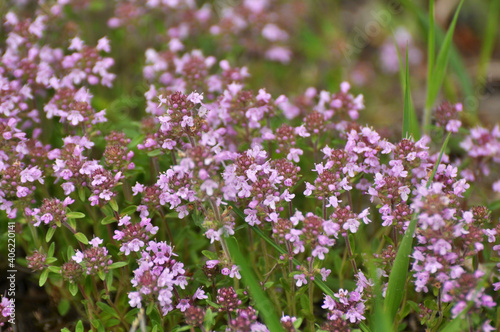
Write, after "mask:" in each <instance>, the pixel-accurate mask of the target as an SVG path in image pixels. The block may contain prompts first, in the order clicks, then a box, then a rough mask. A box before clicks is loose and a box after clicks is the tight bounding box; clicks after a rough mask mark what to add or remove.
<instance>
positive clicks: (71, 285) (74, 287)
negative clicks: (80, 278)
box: [68, 282, 78, 296]
mask: <svg viewBox="0 0 500 332" xmlns="http://www.w3.org/2000/svg"><path fill="white" fill-rule="evenodd" d="M68 289H69V292H70V293H71V295H73V296H76V294H78V286H77V284H76V283H74V282H70V283H69V285H68Z"/></svg>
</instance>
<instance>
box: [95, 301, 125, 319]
mask: <svg viewBox="0 0 500 332" xmlns="http://www.w3.org/2000/svg"><path fill="white" fill-rule="evenodd" d="M97 306H98V307H99V308H101V310H102V311H104V312H105V313H108V314H110V315H111V316H115V317H116V318H120V315H119V314H118V313H117V312H116V311H115V309H113V308H111V307H110V306H109V305H107V304H106V303H104V302H97Z"/></svg>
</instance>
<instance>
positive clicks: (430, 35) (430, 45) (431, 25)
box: [427, 0, 436, 88]
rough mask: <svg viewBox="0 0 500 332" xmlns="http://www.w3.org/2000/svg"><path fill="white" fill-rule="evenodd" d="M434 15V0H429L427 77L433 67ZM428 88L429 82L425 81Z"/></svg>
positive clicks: (430, 74)
mask: <svg viewBox="0 0 500 332" xmlns="http://www.w3.org/2000/svg"><path fill="white" fill-rule="evenodd" d="M434 25H435V17H434V0H429V30H428V32H427V78H429V77H431V76H432V69H433V67H434V57H435V56H436V51H435V50H434V48H435V45H436V43H435V38H436V33H435V31H434ZM427 88H429V82H427Z"/></svg>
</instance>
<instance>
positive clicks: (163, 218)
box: [158, 207, 174, 246]
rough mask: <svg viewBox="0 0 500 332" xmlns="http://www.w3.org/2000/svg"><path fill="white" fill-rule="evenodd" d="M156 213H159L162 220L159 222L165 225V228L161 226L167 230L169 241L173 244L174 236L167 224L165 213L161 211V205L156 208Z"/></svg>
mask: <svg viewBox="0 0 500 332" xmlns="http://www.w3.org/2000/svg"><path fill="white" fill-rule="evenodd" d="M158 213H159V214H160V216H161V220H162V222H161V223H160V224H161V225H165V228H163V227H162V228H163V229H164V230H165V229H166V230H167V235H168V240H169V241H170V243H171V244H172V246H173V245H174V236H173V235H172V231H171V230H170V227H169V226H168V222H167V218H166V216H165V213H163V210H162V208H161V207H160V208H159V209H158Z"/></svg>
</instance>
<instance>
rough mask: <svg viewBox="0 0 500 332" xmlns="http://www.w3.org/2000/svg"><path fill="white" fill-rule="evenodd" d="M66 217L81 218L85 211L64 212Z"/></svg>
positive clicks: (83, 216)
mask: <svg viewBox="0 0 500 332" xmlns="http://www.w3.org/2000/svg"><path fill="white" fill-rule="evenodd" d="M66 217H68V218H73V219H81V218H85V213H81V212H74V211H73V212H69V213H67V214H66Z"/></svg>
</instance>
